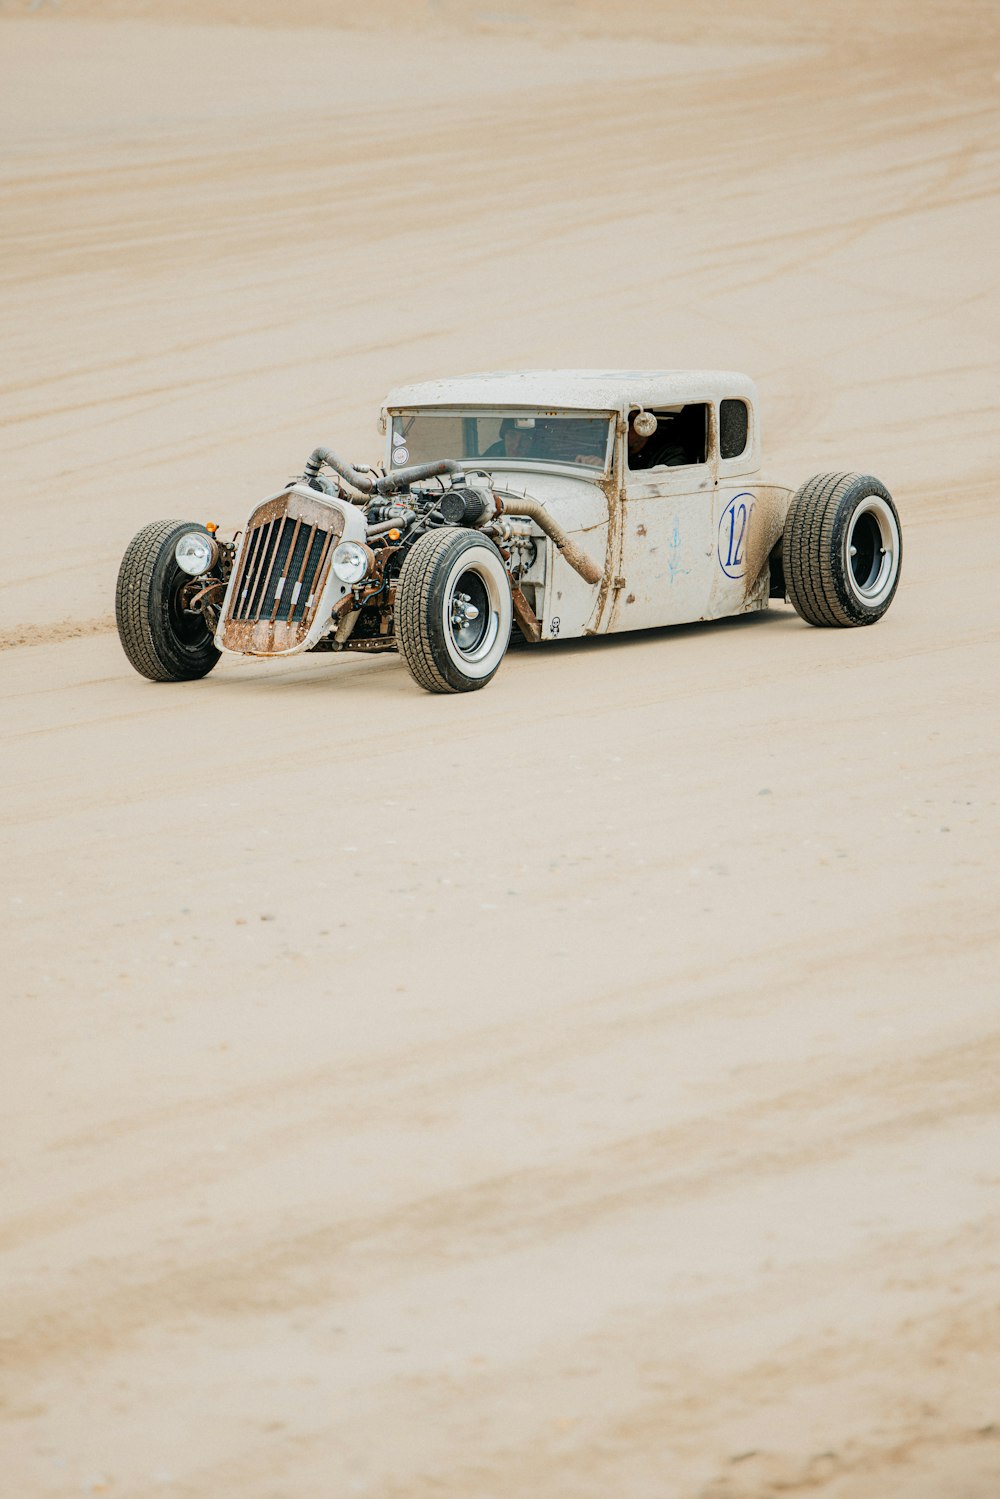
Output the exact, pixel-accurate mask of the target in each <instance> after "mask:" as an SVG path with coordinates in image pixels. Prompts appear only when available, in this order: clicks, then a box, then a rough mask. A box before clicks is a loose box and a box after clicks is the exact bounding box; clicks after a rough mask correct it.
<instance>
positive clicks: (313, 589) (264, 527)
mask: <svg viewBox="0 0 1000 1499" xmlns="http://www.w3.org/2000/svg"><path fill="white" fill-rule="evenodd" d="M342 531H343V517H342V516H341V515H340V513H339V511H337V510H336V509H334V508H333V507H332V506H330V505H323V504H322V503H321V502H320V501H318V500H313V499H310V498H308V497H306V496H305V495H299V494H296V493H295V492H294V491H290V492H289V493H288V494H284V495H281V496H279V498H278V499H277V500H269V501H268V502H267V504H266V505H261V506H260V508H259V509H258V510H256V511H254V513H253V515H252V516H251V517H250V522H249V524H248V526H247V529H246V534H245V535H244V538H243V543H242V545H241V547H240V552H239V556H238V558H237V561H236V581H235V584H234V586H233V589H232V592H231V593H230V596H229V608H228V613H227V615H226V618H225V619H224V621H223V626H222V639H223V643H224V645H226V646H227V648H228V649H229V650H235V651H245V652H247V653H248V654H250V655H254V656H273V655H279V654H283V653H284V652H286V651H290V650H294V649H295V648H296V646H298V645H301V643H302V642H303V641H304V640H305V638H306V636H307V635H308V633H309V628H310V626H311V625H312V623H313V620H314V618H315V614H316V607H317V605H318V603H319V598H320V594H321V593H322V591H323V585H324V584H325V582H326V579H327V575H328V573H329V568H330V557H331V554H332V551H333V549H334V547H335V546H336V545H337V542H338V540H339V539H340V536H341V534H342Z"/></svg>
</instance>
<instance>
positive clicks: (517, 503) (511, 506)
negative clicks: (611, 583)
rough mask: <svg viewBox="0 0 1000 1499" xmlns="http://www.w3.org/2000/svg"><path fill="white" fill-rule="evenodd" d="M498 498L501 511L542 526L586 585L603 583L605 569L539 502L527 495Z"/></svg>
mask: <svg viewBox="0 0 1000 1499" xmlns="http://www.w3.org/2000/svg"><path fill="white" fill-rule="evenodd" d="M497 498H498V500H499V502H500V509H501V510H502V511H503V512H504V513H505V514H507V515H526V516H527V517H528V519H529V520H533V521H534V522H535V524H536V525H537V526H540V527H541V529H542V530H543V531H544V532H545V534H546V536H548V537H550V538H551V540H552V541H554V542H555V544H556V546H557V547H558V549H559V551H560V552H561V553H562V555H563V556H564V557H565V558H566V561H567V562H568V563H569V565H570V567H571V568H572V569H573V571H574V572H575V573H579V574H580V577H581V578H582V579H583V581H584V582H585V583H599V582H600V581H601V579H602V578H603V577H604V569H603V568H600V567H598V566H597V564H596V562H592V561H591V559H590V558H589V557H588V556H587V554H586V552H584V551H581V549H580V548H579V547H578V546H577V544H576V542H575V541H572V540H571V539H570V537H569V536H568V535H567V534H566V532H565V531H564V530H563V528H562V526H561V525H560V524H559V522H558V521H557V520H556V518H555V516H554V515H552V514H551V513H550V512H549V511H548V510H546V508H545V506H544V505H543V504H541V502H540V501H539V500H531V499H529V498H528V496H527V495H518V496H517V498H516V499H515V498H513V497H512V498H511V499H509V500H504V499H501V498H500V496H497Z"/></svg>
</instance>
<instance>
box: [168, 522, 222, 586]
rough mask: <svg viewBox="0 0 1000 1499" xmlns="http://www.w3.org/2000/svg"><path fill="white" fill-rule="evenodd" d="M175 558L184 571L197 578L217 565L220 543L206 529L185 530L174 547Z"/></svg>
mask: <svg viewBox="0 0 1000 1499" xmlns="http://www.w3.org/2000/svg"><path fill="white" fill-rule="evenodd" d="M174 558H175V560H176V562H177V566H178V567H179V568H180V569H181V571H182V572H186V573H190V574H191V576H192V578H197V577H198V576H199V574H200V573H207V572H208V570H209V569H210V568H212V567H214V566H215V564H216V562H217V561H218V559H219V547H218V543H217V542H216V540H215V537H214V536H207V535H206V534H205V532H204V531H185V533H184V535H183V536H182V537H181V538H180V540H179V541H178V543H177V545H176V546H175V547H174Z"/></svg>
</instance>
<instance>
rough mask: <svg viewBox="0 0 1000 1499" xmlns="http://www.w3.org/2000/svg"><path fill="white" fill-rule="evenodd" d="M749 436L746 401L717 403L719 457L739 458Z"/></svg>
mask: <svg viewBox="0 0 1000 1499" xmlns="http://www.w3.org/2000/svg"><path fill="white" fill-rule="evenodd" d="M749 436H750V408H749V407H748V406H747V403H746V401H722V402H721V403H720V405H719V457H720V458H741V457H742V456H743V454H744V453H745V452H746V450H747V440H748V439H749Z"/></svg>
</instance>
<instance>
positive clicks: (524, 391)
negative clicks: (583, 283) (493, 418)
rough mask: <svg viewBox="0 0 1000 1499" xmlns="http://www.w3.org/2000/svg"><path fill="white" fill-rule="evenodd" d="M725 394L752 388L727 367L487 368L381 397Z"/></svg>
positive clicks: (620, 400)
mask: <svg viewBox="0 0 1000 1499" xmlns="http://www.w3.org/2000/svg"><path fill="white" fill-rule="evenodd" d="M727 396H737V397H742V398H743V399H744V400H746V401H749V402H750V403H751V405H752V404H753V403H754V402H755V401H756V398H757V391H756V387H755V386H754V383H753V381H752V380H750V379H749V378H748V377H747V376H746V375H740V374H737V373H736V372H735V371H733V370H492V371H490V372H488V373H484V374H478V375H459V376H457V377H456V378H453V379H448V380H423V381H421V382H419V383H418V384H414V385H399V386H397V387H396V389H395V390H392V391H390V392H389V394H388V395H387V396H386V399H385V408H384V409H385V410H387V411H395V410H398V409H399V408H400V407H412V406H531V407H535V408H538V407H541V408H543V409H545V410H551V411H560V410H571V411H573V410H576V411H580V410H583V411H623V412H624V411H627V410H628V409H629V407H631V406H678V405H682V404H684V403H685V402H688V401H712V400H723V399H725V398H726V397H727Z"/></svg>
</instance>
